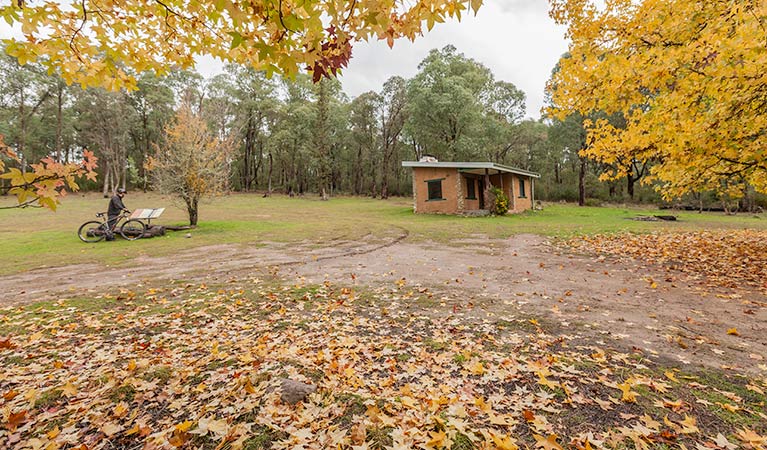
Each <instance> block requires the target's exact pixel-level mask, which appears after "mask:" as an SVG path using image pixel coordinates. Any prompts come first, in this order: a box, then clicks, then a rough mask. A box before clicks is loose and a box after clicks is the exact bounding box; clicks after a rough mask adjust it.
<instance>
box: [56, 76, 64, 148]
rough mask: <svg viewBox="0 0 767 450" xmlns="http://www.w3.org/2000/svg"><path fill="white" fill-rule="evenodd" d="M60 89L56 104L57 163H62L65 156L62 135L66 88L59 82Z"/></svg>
mask: <svg viewBox="0 0 767 450" xmlns="http://www.w3.org/2000/svg"><path fill="white" fill-rule="evenodd" d="M58 88H59V89H58V98H57V102H56V161H58V162H61V161H63V159H64V155H62V152H61V139H62V137H61V135H62V130H63V126H62V122H63V117H62V116H63V114H62V103H63V101H62V97H63V95H64V92H63V91H64V88H63V86H62V85H61V81H59V82H58Z"/></svg>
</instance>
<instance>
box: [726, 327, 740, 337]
mask: <svg viewBox="0 0 767 450" xmlns="http://www.w3.org/2000/svg"><path fill="white" fill-rule="evenodd" d="M727 334H729V335H732V336H740V333H738V329H737V328H730V329H728V330H727Z"/></svg>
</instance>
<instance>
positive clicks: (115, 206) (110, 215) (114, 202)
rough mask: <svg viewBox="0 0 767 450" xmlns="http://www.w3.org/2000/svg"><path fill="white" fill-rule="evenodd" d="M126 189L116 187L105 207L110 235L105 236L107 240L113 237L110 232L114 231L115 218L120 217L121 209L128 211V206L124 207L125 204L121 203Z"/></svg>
mask: <svg viewBox="0 0 767 450" xmlns="http://www.w3.org/2000/svg"><path fill="white" fill-rule="evenodd" d="M125 194H126V191H125V189H124V188H117V194H115V195H114V196H113V197H112V199H111V200H109V209H107V219H108V221H107V223H108V224H109V231H110V236H107V239H108V240H112V239H114V237H113V236H112V233H113V232H114V228H115V225H117V220H118V219H119V217H120V214H122V212H123V211H125V212H127V213H130V211H128V208H126V207H125V204H124V203H123V197H125Z"/></svg>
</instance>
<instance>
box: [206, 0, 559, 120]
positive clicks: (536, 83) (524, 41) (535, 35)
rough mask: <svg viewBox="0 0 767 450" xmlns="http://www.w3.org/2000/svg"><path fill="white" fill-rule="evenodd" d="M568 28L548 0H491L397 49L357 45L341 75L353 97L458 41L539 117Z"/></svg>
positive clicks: (411, 70) (209, 68)
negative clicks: (560, 22) (552, 12)
mask: <svg viewBox="0 0 767 450" xmlns="http://www.w3.org/2000/svg"><path fill="white" fill-rule="evenodd" d="M564 32H565V30H564V28H563V27H559V26H557V25H556V24H554V21H553V20H551V18H549V16H548V2H547V1H546V0H485V5H484V6H482V8H480V10H479V13H478V14H477V16H476V17H474V14H473V13H472V14H469V15H468V16H464V17H463V20H462V21H461V22H460V23H459V22H450V23H443V24H437V25H436V26H435V27H434V29H432V31H430V32H428V33H425V35H424V36H423V37H421V38H420V39H416V41H415V42H410V41H408V40H399V41H397V42H396V43H395V44H394V48H393V49H389V46H388V45H386V43H385V42H383V41H376V42H367V43H366V42H362V43H359V44H357V45H356V46H355V47H354V51H353V58H352V60H351V62H350V63H349V67H348V68H347V69H345V70H344V73H343V75H342V76H341V77H340V78H341V82H342V83H343V87H344V91H346V93H347V94H348V95H349V96H350V97H356V96H357V95H359V94H361V93H363V92H366V91H371V90H372V91H380V90H381V87H382V86H383V83H384V82H385V81H386V80H387V79H388V78H389V77H391V76H393V75H400V76H402V77H405V78H410V77H412V76H413V75H415V74H416V72H417V71H418V63H420V62H421V61H422V60H423V59H424V57H426V55H427V54H428V53H429V50H431V49H433V48H442V47H444V46H445V45H448V44H452V45H454V46H455V47H456V48H457V49H458V51H459V52H461V53H463V54H464V55H466V56H467V57H469V58H471V59H474V60H476V61H478V62H480V63H482V64H484V65H485V66H487V67H488V68H490V70H492V72H493V74H494V75H495V78H496V79H497V80H503V81H508V82H511V83H514V85H516V86H517V87H518V88H520V89H522V90H523V91H524V92H525V94H526V95H527V116H528V117H534V118H538V117H540V109H541V106H543V89H544V87H545V85H546V80H548V79H549V75H550V74H551V69H552V68H553V67H554V65H555V64H556V62H557V60H558V59H559V57H560V56H561V55H562V54H563V53H564V52H565V51H566V50H567V43H566V42H565V39H564ZM219 67H220V65H218V64H216V63H215V62H213V61H212V60H210V59H204V60H201V61H200V64H199V66H198V68H197V69H198V70H199V71H200V72H201V73H202V74H203V75H205V76H209V75H212V74H214V73H216V71H218V70H220V69H219Z"/></svg>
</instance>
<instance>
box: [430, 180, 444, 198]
mask: <svg viewBox="0 0 767 450" xmlns="http://www.w3.org/2000/svg"><path fill="white" fill-rule="evenodd" d="M426 184H427V185H428V187H429V200H444V198H442V178H440V179H439V180H429V181H427V182H426Z"/></svg>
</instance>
